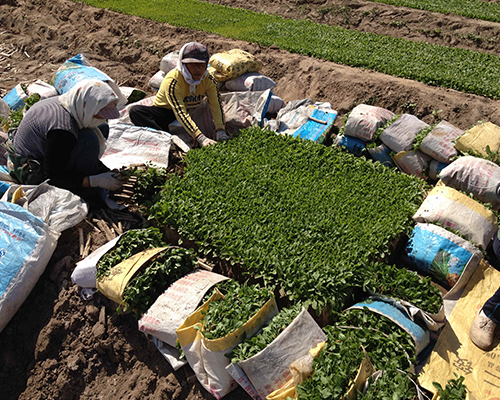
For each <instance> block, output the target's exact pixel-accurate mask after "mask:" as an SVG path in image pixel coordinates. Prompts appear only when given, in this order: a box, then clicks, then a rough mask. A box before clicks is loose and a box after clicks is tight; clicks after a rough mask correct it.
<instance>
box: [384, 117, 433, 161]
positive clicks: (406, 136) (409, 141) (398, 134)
mask: <svg viewBox="0 0 500 400" xmlns="http://www.w3.org/2000/svg"><path fill="white" fill-rule="evenodd" d="M428 126H429V125H428V124H426V123H425V122H424V121H421V120H419V119H418V118H417V117H415V116H414V115H411V114H403V115H402V116H401V117H400V118H398V120H397V121H395V122H394V123H393V124H391V125H390V126H389V127H387V128H386V129H384V131H383V132H382V133H381V134H380V140H381V141H382V142H383V143H384V144H385V145H386V146H387V147H389V148H390V149H391V150H392V151H395V152H396V153H399V152H401V151H409V150H412V149H413V141H414V140H415V138H416V137H417V133H418V132H420V131H421V130H422V129H424V128H426V127H428Z"/></svg>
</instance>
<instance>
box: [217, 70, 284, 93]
mask: <svg viewBox="0 0 500 400" xmlns="http://www.w3.org/2000/svg"><path fill="white" fill-rule="evenodd" d="M273 87H276V83H274V81H273V80H272V79H271V78H268V77H267V76H265V75H262V74H259V73H257V72H246V73H244V74H243V75H241V76H239V77H237V78H234V79H230V80H228V81H226V89H227V90H229V91H231V92H246V91H251V92H260V91H263V90H267V89H272V88H273Z"/></svg>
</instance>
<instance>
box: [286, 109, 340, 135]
mask: <svg viewBox="0 0 500 400" xmlns="http://www.w3.org/2000/svg"><path fill="white" fill-rule="evenodd" d="M311 117H312V118H315V119H317V120H321V121H324V122H325V123H321V122H317V121H314V120H312V119H309V120H308V121H307V122H306V123H305V124H303V125H302V126H301V127H300V128H299V129H297V130H296V131H295V132H294V133H293V135H292V136H293V137H300V138H302V139H307V140H312V141H314V142H317V143H323V142H324V141H325V139H326V135H327V134H328V133H329V132H330V130H331V129H332V127H333V123H334V122H335V119H336V118H337V111H333V110H332V111H331V112H325V111H320V110H318V109H315V110H314V111H313V113H312V114H311Z"/></svg>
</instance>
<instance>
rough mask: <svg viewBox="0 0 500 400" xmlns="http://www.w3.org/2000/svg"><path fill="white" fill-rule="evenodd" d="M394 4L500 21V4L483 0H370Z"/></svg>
mask: <svg viewBox="0 0 500 400" xmlns="http://www.w3.org/2000/svg"><path fill="white" fill-rule="evenodd" d="M369 1H373V2H374V3H385V4H390V5H393V6H403V7H409V8H415V9H417V10H427V11H432V12H438V13H442V14H446V13H454V14H457V15H462V16H464V17H468V18H476V19H482V20H485V21H493V22H500V4H499V3H496V2H488V1H483V0H376V1H375V0H369Z"/></svg>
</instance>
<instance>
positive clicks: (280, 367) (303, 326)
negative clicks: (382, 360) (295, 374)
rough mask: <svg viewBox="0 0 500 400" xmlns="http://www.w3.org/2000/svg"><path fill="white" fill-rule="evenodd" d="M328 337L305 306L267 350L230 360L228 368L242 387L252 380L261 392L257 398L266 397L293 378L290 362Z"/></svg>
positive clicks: (256, 390) (257, 390) (253, 384)
mask: <svg viewBox="0 0 500 400" xmlns="http://www.w3.org/2000/svg"><path fill="white" fill-rule="evenodd" d="M325 340H326V335H325V333H324V332H323V330H322V329H321V328H320V327H319V325H318V324H317V323H316V321H314V319H313V318H312V317H311V314H309V312H308V311H307V310H305V309H304V308H303V309H302V311H301V312H300V314H299V315H297V317H296V318H295V319H294V320H293V321H292V323H291V324H290V325H288V326H287V327H286V328H285V329H284V330H283V332H281V333H280V334H279V335H278V337H277V338H276V339H274V340H273V342H272V343H271V344H269V345H268V346H267V347H266V348H265V349H264V350H262V351H260V352H259V353H257V354H255V355H254V356H253V357H250V358H248V359H246V360H243V361H240V362H238V363H237V364H229V365H228V367H227V368H226V370H227V371H228V372H229V373H230V374H231V376H232V377H233V378H234V379H235V380H236V381H237V382H239V383H240V385H241V386H242V387H243V388H246V386H247V384H245V383H246V382H245V381H247V382H248V381H249V383H250V384H251V386H253V388H254V390H255V392H257V394H258V396H255V395H254V396H253V397H254V398H261V399H265V398H266V397H267V396H268V395H269V394H271V393H272V392H273V391H275V390H277V389H279V388H280V387H281V386H282V384H283V383H286V382H287V381H288V380H290V379H291V378H292V375H291V373H290V364H292V363H293V362H294V361H295V360H297V359H299V358H301V357H303V356H305V355H307V354H308V353H309V350H311V349H313V348H314V347H316V346H317V345H318V344H319V343H321V342H324V341H325ZM250 393H251V392H250ZM250 393H249V394H250Z"/></svg>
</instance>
